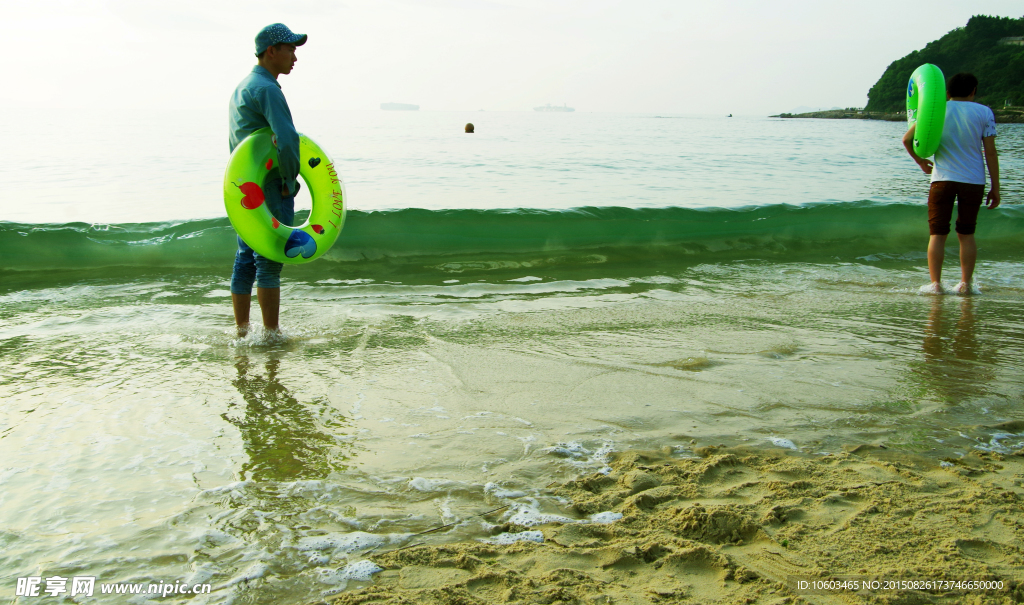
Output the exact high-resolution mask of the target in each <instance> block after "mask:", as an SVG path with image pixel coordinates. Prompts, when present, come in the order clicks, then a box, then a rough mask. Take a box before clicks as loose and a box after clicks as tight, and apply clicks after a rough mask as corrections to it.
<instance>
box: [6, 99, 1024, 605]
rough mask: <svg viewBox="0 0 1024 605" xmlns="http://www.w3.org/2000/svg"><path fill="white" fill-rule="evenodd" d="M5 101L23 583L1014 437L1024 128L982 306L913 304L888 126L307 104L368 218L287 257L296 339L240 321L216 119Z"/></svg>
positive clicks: (995, 227)
mask: <svg viewBox="0 0 1024 605" xmlns="http://www.w3.org/2000/svg"><path fill="white" fill-rule="evenodd" d="M0 119H2V120H3V122H2V128H3V131H4V133H5V142H7V145H5V146H4V148H3V149H2V150H0V165H3V166H4V167H5V172H4V178H3V180H2V185H0V221H3V222H0V258H2V259H3V266H2V268H0V397H2V403H3V405H2V407H0V594H3V595H5V597H13V595H14V593H15V590H16V585H17V580H18V578H26V577H40V578H43V579H45V578H49V577H54V576H60V577H65V578H73V577H79V576H82V577H95V578H97V580H96V581H97V583H105V584H111V583H116V582H125V583H132V584H139V585H145V586H147V587H148V585H149V584H159V583H160V582H163V583H164V584H167V583H172V584H173V583H175V582H178V583H188V584H189V585H192V584H197V583H198V584H203V583H208V584H210V585H211V586H212V590H211V592H210V594H206V595H198V596H195V597H191V596H190V597H185V596H181V595H177V596H168V597H166V598H162V599H159V600H160V601H161V602H172V603H173V602H185V601H188V602H194V603H279V602H306V601H313V600H316V599H319V598H323V597H324V596H326V595H329V594H332V593H335V592H338V591H341V590H345V589H346V588H351V587H353V586H358V585H362V584H363V583H364V582H366V581H367V580H368V579H369V578H371V577H372V575H373V573H374V571H375V570H376V567H375V565H374V564H373V557H374V555H375V554H379V553H381V552H385V551H387V550H391V549H395V548H401V547H405V546H409V545H413V544H418V543H429V544H436V543H441V542H444V541H448V540H491V541H499V542H500V541H502V540H506V541H508V540H520V539H523V540H530V539H535V537H536V535H535V533H530V532H528V531H526V532H518V533H513V534H508V533H502V532H500V531H499V530H498V529H496V526H498V525H500V524H501V523H503V522H507V521H513V522H514V523H516V524H517V525H518V526H525V527H530V526H533V525H536V524H538V523H541V522H545V521H549V520H563V521H564V520H566V519H572V520H577V519H575V515H574V514H573V512H572V510H571V508H570V507H569V506H568V504H569V503H566V502H562V501H559V500H557V499H554V498H552V497H550V495H549V491H548V490H547V488H548V486H550V485H551V484H552V483H553V482H556V481H562V480H566V479H569V478H572V477H575V476H577V475H579V474H583V473H595V472H597V473H600V472H605V471H606V469H607V462H608V460H609V457H610V456H612V455H614V453H615V452H616V451H622V450H625V449H629V448H646V449H659V450H662V451H665V452H668V453H671V454H673V455H677V456H681V457H685V456H692V455H693V450H694V448H696V447H699V446H702V445H708V444H729V445H739V444H745V445H752V446H763V447H776V448H783V449H789V450H798V451H802V452H805V453H830V452H838V451H841V450H842V449H843V448H844V447H851V446H856V445H858V444H862V443H872V444H881V445H885V446H886V447H889V448H896V449H901V450H905V451H911V452H915V453H918V454H921V455H924V456H928V457H932V458H934V460H935V461H936V463H939V461H940V459H943V458H950V457H957V456H961V455H964V454H966V453H967V452H969V451H971V450H972V449H983V450H993V451H1001V452H1006V451H1012V450H1014V449H1016V448H1020V447H1021V446H1022V444H1024V416H1022V412H1021V400H1022V393H1024V389H1022V377H1024V373H1022V371H1021V366H1022V364H1021V361H1020V360H1021V359H1022V356H1024V322H1022V320H1021V317H1022V316H1024V313H1022V311H1024V289H1022V286H1021V284H1022V279H1024V242H1022V240H1021V238H1020V233H1021V231H1022V229H1024V208H1022V206H1021V205H1019V203H1020V201H1021V193H1022V190H1024V187H1022V181H1021V178H1020V176H1019V175H1020V174H1021V168H1024V165H1022V164H1024V162H1022V160H1021V157H1022V155H1021V151H1022V150H1024V128H1021V127H1020V126H1017V125H1000V127H999V137H998V139H997V143H998V145H999V147H1000V149H1001V152H1002V158H1001V160H1002V172H1003V199H1004V203H1003V206H1002V207H1001V208H999V209H996V210H988V209H982V212H981V216H980V219H979V228H978V241H979V259H980V260H979V266H978V270H977V278H978V281H979V282H980V284H981V288H982V294H981V295H978V296H967V297H961V296H935V295H922V294H921V293H920V292H919V287H920V286H921V285H922V284H925V283H927V281H928V276H927V268H926V260H925V256H924V248H925V245H926V242H927V224H926V211H925V208H924V206H923V198H924V196H925V193H926V190H927V177H925V176H924V175H922V174H921V173H920V172H919V171H918V170H917V167H916V166H915V165H914V164H913V163H912V162H910V160H909V158H906V157H905V153H904V152H903V150H902V146H901V144H900V137H901V136H902V132H903V130H904V125H902V124H899V123H889V122H874V121H859V120H850V121H840V120H833V121H827V120H780V119H769V118H763V117H737V118H724V117H707V116H705V117H699V116H668V115H664V116H657V115H601V114H587V113H575V114H543V113H536V114H534V113H518V114H517V113H490V112H471V113H458V112H450V113H445V112H321V113H316V112H311V113H304V112H298V111H297V112H296V122H297V125H298V127H299V129H300V130H301V131H303V132H305V133H307V134H309V135H310V136H312V137H313V138H315V139H316V140H317V141H318V142H319V143H320V144H321V145H322V146H323V147H324V148H325V149H327V150H328V152H329V153H331V154H332V157H333V159H334V160H335V162H336V164H337V165H338V166H339V169H340V173H341V175H342V178H343V179H344V180H345V182H346V187H347V192H348V196H349V200H348V202H349V213H348V219H347V222H346V225H345V227H344V230H343V232H342V235H341V238H340V239H339V241H338V243H337V244H336V245H335V247H334V248H333V249H332V250H331V251H330V252H329V253H328V254H327V255H326V256H325V257H323V258H322V259H320V260H318V261H316V262H314V263H310V264H308V265H302V266H289V267H287V268H286V269H285V271H284V284H283V287H282V324H283V329H284V334H283V335H281V336H276V335H267V334H263V333H262V332H261V331H260V330H258V329H257V330H254V331H253V333H251V334H250V335H249V336H247V337H245V338H242V339H239V338H237V336H236V334H235V331H234V329H233V319H232V315H231V308H230V297H229V292H228V282H229V278H230V270H231V261H232V255H233V249H234V234H233V231H232V229H231V226H230V224H229V223H228V222H227V220H226V218H224V211H223V204H222V200H221V182H222V178H223V172H222V171H223V167H224V164H225V162H226V160H227V141H226V138H227V137H226V133H225V132H224V130H225V129H224V116H223V115H222V114H221V113H220V112H192V113H186V112H182V113H175V114H169V115H160V116H152V115H143V114H131V113H124V114H110V115H101V116H97V115H93V116H60V115H58V116H52V115H43V114H38V115H36V114H26V115H20V116H19V115H13V116H12V115H6V116H3V117H2V118H0ZM466 122H473V123H474V124H475V125H476V133H475V134H472V135H469V134H464V133H463V132H462V127H463V125H464V124H465V123H466ZM309 203H310V202H309V200H308V198H304V199H300V201H299V206H300V208H302V207H303V205H305V207H306V208H308V206H309ZM957 276H958V263H957V262H956V246H955V243H954V242H953V241H952V239H951V242H950V250H949V252H948V255H947V268H946V273H945V279H946V281H947V282H949V283H955V282H956V281H957ZM612 519H614V514H608V515H599V517H598V518H595V519H578V521H580V522H607V521H609V520H612ZM431 530H436V531H431ZM423 532H429V533H423ZM43 588H45V582H44V585H43ZM68 588H69V589H70V583H69V586H68ZM143 591H145V588H143ZM98 592H99V589H97V593H98ZM44 594H45V593H44ZM65 596H67V595H65ZM76 598H77V599H78V601H76V602H104V601H103V599H104V597H102V596H97V597H94V598H93V600H89V599H87V598H86V599H82V598H79V597H76ZM106 598H108V599H109V598H111V597H106ZM120 598H122V599H128V598H129V597H120ZM130 599H131V600H130V601H128V602H139V603H141V602H147V600H155V598H154V597H153V595H137V596H134V597H130Z"/></svg>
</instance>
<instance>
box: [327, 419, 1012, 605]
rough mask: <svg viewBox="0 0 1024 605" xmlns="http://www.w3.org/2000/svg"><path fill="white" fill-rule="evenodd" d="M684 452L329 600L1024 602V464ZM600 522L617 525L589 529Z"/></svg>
mask: <svg viewBox="0 0 1024 605" xmlns="http://www.w3.org/2000/svg"><path fill="white" fill-rule="evenodd" d="M1008 424H1012V425H1014V426H1006V427H1001V428H1004V429H1006V430H1014V431H1019V430H1021V428H1024V427H1022V426H1016V425H1017V424H1020V423H1008ZM673 451H674V450H673V448H672V446H666V447H665V448H664V450H663V451H630V452H625V453H620V454H617V455H615V456H614V457H613V459H612V461H611V463H610V468H611V472H610V473H608V474H602V473H595V474H591V475H588V476H584V477H581V478H578V479H576V480H573V481H569V482H567V483H563V484H558V485H552V486H550V489H551V491H552V492H553V494H554V495H556V496H559V497H561V498H564V499H565V501H567V502H571V509H572V510H573V511H574V512H575V513H577V515H578V517H579V519H581V521H576V522H550V523H546V524H543V525H537V526H532V527H527V526H522V525H516V524H515V523H506V524H503V525H500V526H495V527H494V528H493V529H492V533H493V534H494V536H495V537H494V538H492V539H491V540H490V542H484V541H476V542H462V543H454V544H443V545H437V544H435V545H423V546H413V547H405V548H402V549H399V550H394V551H390V552H386V553H380V554H371V555H370V556H369V557H368V558H369V559H370V560H372V561H373V562H374V563H376V564H377V565H378V566H380V567H381V568H383V571H381V572H380V573H378V574H376V576H375V577H374V580H373V582H372V583H367V585H365V586H364V587H362V588H359V589H357V590H351V588H353V586H352V585H350V590H349V591H347V592H345V593H342V594H341V595H338V596H336V597H333V598H330V599H328V600H327V601H325V602H329V603H331V604H333V605H355V604H364V603H365V604H368V603H375V604H376V603H379V604H399V603H403V604H404V603H410V604H411V603H430V604H445V605H456V604H465V605H469V604H489V603H552V604H554V603H565V604H568V603H580V604H583V603H587V604H589V603H595V604H596V603H623V604H625V603H628V604H648V603H693V604H697V603H702V604H710V603H779V604H781V603H818V604H830V603H904V604H910V603H971V604H974V603H977V604H981V603H986V604H987V603H993V604H996V603H998V604H1004V603H1006V604H1009V603H1020V602H1022V601H1024V546H1022V545H1024V450H1018V451H1016V452H1014V453H1013V454H1011V455H1001V454H998V453H992V452H984V451H975V452H973V453H970V454H968V455H967V456H965V457H963V458H959V459H952V458H951V459H948V460H941V461H939V462H938V463H936V461H935V460H934V459H925V458H920V457H917V456H916V455H914V454H907V453H902V452H898V451H894V450H893V449H887V448H885V447H878V446H867V445H861V446H858V447H855V448H850V449H849V451H846V452H844V453H841V454H836V455H817V456H815V455H802V454H798V453H795V452H792V451H788V450H785V449H770V450H765V449H760V450H754V449H742V448H725V447H698V448H695V449H694V450H693V451H694V452H695V453H696V454H697V455H698V456H699V457H696V458H685V459H680V458H679V457H678V456H677V455H674V454H673ZM600 513H604V514H603V515H601V516H599V517H597V519H599V520H602V521H610V522H596V521H590V520H589V518H591V516H592V515H595V514H600ZM608 513H618V514H621V515H622V516H621V518H618V519H617V520H611V519H615V517H617V516H618V515H617V514H611V515H609V514H608ZM538 532H539V533H538ZM512 540H519V541H516V542H513V543H510V544H502V542H511V541H512ZM800 580H803V581H805V582H813V581H819V582H822V581H824V582H834V583H832V584H827V585H823V590H818V591H813V590H809V589H805V590H800V586H799V584H798V582H799V581H800ZM844 580H845V584H843V583H842V582H843V581H844ZM836 581H838V583H835V582H836ZM855 582H856V584H854V583H855ZM866 582H870V583H869V584H868V588H865V583H866ZM874 582H877V584H874ZM913 582H917V583H918V584H917V586H918V587H919V588H920V589H916V590H915V589H914V586H913V585H909V586H908V584H906V583H913ZM925 582H932V583H933V584H932V585H931V587H930V588H929V586H928V585H926V584H923V583H925ZM957 582H961V583H960V584H956V583H957ZM963 582H981V583H982V586H983V587H984V586H986V585H987V586H1000V585H1001V586H1002V588H1001V589H1000V588H994V589H988V590H984V589H980V588H978V587H977V586H978V585H977V584H974V585H970V584H966V585H965V584H963ZM958 586H959V587H960V588H959V589H957V587H958Z"/></svg>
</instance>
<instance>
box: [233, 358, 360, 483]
mask: <svg viewBox="0 0 1024 605" xmlns="http://www.w3.org/2000/svg"><path fill="white" fill-rule="evenodd" d="M280 368H281V360H280V359H278V358H274V357H272V358H271V359H268V360H267V361H266V363H265V364H264V369H265V372H264V373H260V372H259V369H258V368H257V367H256V364H254V363H253V362H252V361H251V360H250V359H249V357H248V356H246V355H240V356H239V357H238V358H237V361H236V362H235V369H236V371H237V375H236V378H235V379H234V380H233V381H232V383H231V384H233V385H234V386H235V388H236V389H238V392H239V393H240V394H241V395H242V399H244V400H245V411H244V414H243V415H242V416H241V417H232V416H231V415H229V414H230V412H225V413H224V414H222V415H221V417H222V418H224V420H226V421H228V422H230V423H231V424H233V425H235V426H236V427H238V430H239V432H240V433H241V437H242V445H243V447H244V448H245V451H246V453H247V454H248V455H249V460H248V461H246V462H245V464H243V465H242V468H241V473H240V474H241V475H242V478H243V479H252V480H255V481H295V480H299V479H324V478H326V477H327V476H328V475H329V474H331V473H332V472H335V471H343V470H345V469H346V468H347V464H346V462H347V460H348V458H349V457H350V455H351V449H352V446H351V445H345V444H344V443H345V442H343V441H341V440H339V439H338V437H339V436H341V435H343V433H342V429H345V428H346V427H348V422H347V420H346V419H345V418H344V417H342V416H340V415H339V414H338V413H337V411H336V410H335V409H334V408H333V407H332V406H331V405H330V404H329V403H328V402H327V401H326V400H323V401H314V402H309V403H303V402H300V401H299V400H298V399H297V398H296V397H295V396H294V395H292V393H291V392H290V391H289V390H288V388H287V387H285V386H284V385H283V384H282V383H281V381H280V380H279V379H278V373H279V371H280Z"/></svg>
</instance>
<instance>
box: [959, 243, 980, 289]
mask: <svg viewBox="0 0 1024 605" xmlns="http://www.w3.org/2000/svg"><path fill="white" fill-rule="evenodd" d="M957 237H959V238H960V280H961V281H962V282H964V284H965V285H966V290H967V292H970V291H971V280H972V279H974V263H975V262H976V261H977V260H978V243H977V242H975V241H974V234H973V233H972V234H970V235H961V234H959V233H958V234H957Z"/></svg>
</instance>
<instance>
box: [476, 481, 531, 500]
mask: <svg viewBox="0 0 1024 605" xmlns="http://www.w3.org/2000/svg"><path fill="white" fill-rule="evenodd" d="M484 493H485V494H490V495H492V496H494V497H495V498H497V499H499V500H507V499H510V498H522V497H523V496H525V495H526V492H523V491H520V490H516V489H505V488H504V487H502V486H500V485H498V484H497V483H488V484H487V485H484Z"/></svg>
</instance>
